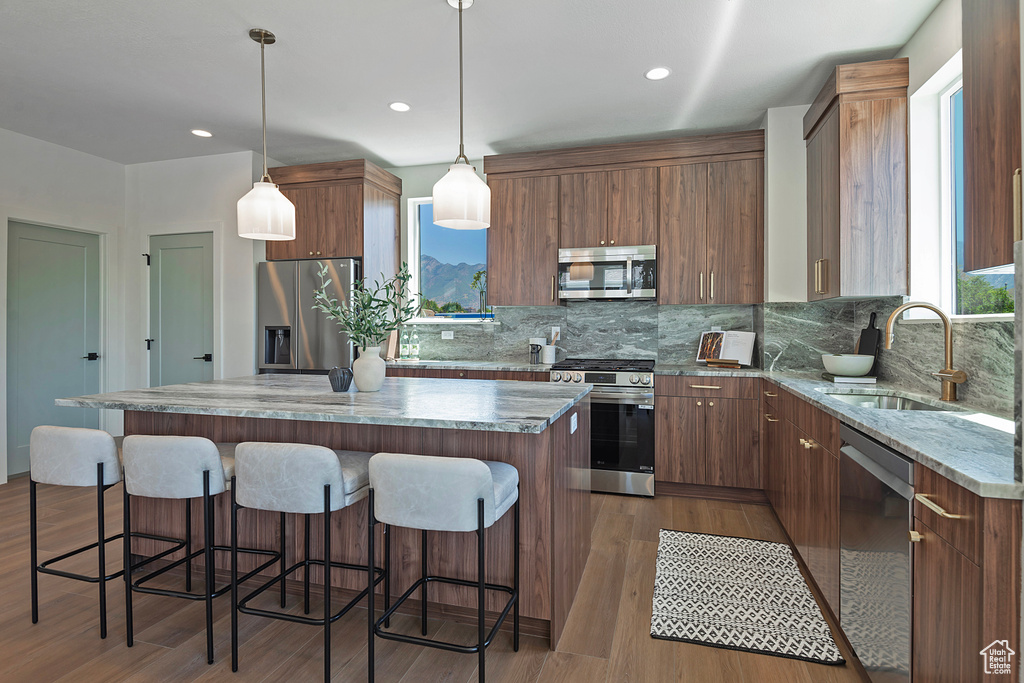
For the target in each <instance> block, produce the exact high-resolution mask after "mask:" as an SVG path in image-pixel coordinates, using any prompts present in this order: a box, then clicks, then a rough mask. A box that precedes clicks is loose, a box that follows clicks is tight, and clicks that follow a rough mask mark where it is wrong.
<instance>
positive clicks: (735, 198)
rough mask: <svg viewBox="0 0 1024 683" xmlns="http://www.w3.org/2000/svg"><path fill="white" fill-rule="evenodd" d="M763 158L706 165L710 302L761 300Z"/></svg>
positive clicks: (762, 288) (728, 302)
mask: <svg viewBox="0 0 1024 683" xmlns="http://www.w3.org/2000/svg"><path fill="white" fill-rule="evenodd" d="M763 195H764V160H763V159H745V160H743V161H720V162H715V163H713V164H708V217H707V239H708V265H707V267H708V280H709V281H708V300H707V301H708V303H712V304H753V303H760V302H762V301H764V215H763V214H764V196H763Z"/></svg>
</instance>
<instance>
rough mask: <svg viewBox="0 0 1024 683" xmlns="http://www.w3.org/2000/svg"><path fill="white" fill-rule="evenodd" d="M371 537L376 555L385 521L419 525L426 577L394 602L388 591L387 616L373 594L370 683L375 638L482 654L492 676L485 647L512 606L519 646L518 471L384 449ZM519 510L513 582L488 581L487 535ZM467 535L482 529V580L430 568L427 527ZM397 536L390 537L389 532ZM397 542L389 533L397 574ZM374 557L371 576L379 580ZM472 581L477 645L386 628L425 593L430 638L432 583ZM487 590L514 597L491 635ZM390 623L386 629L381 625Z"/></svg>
mask: <svg viewBox="0 0 1024 683" xmlns="http://www.w3.org/2000/svg"><path fill="white" fill-rule="evenodd" d="M369 489H370V490H369V499H370V505H369V520H368V524H367V526H368V529H369V535H368V540H367V546H368V548H369V554H370V557H371V558H372V557H373V554H374V549H373V527H374V526H375V525H376V524H378V523H383V524H386V525H388V526H391V525H394V526H402V527H406V528H410V529H419V530H420V533H421V535H420V578H419V579H418V580H417V581H415V582H414V583H413V584H412V586H410V587H409V588H408V590H406V591H405V592H404V593H403V594H402V596H401V597H399V598H398V600H397V602H396V603H395V604H394V605H391V606H389V605H388V604H387V599H388V598H389V597H390V591H389V590H387V589H385V598H386V601H385V605H384V614H383V615H382V616H380V617H379V618H378V617H377V615H376V613H375V612H374V606H373V599H374V596H373V593H372V592H369V595H368V599H367V602H368V610H367V611H368V618H369V639H368V641H367V668H368V672H367V673H368V678H369V681H370V683H373V679H374V654H373V650H374V645H373V642H374V639H375V638H384V639H387V640H398V641H400V642H404V643H413V644H416V645H423V646H426V647H434V648H440V649H444V650H449V651H451V652H463V653H476V654H477V656H478V658H479V659H478V663H477V678H478V680H479V681H481V683H483V681H484V680H485V672H486V666H485V652H486V649H487V646H488V645H489V644H490V643H491V642H493V639H494V636H495V634H496V633H497V632H498V629H499V628H501V624H502V623H503V622H504V620H505V617H506V616H507V615H508V613H509V611H513V620H514V626H513V630H512V632H513V636H512V647H513V649H514V650H515V651H518V650H519V504H518V503H519V471H518V470H516V468H515V467H513V466H512V465H509V464H508V463H503V462H490V461H485V460H475V459H472V458H446V457H437V456H426V455H407V454H404V453H378V454H377V455H375V456H373V457H372V458H370V486H369ZM513 507H514V508H515V514H514V515H513V520H514V521H513V526H512V547H513V551H512V558H513V569H512V577H513V578H512V581H513V585H512V586H502V585H496V584H491V583H487V581H486V577H485V576H484V573H485V569H484V568H485V566H486V563H485V545H486V543H485V534H486V532H487V529H489V528H491V527H492V526H493V525H494V524H495V522H497V521H498V520H499V519H501V518H502V516H503V515H504V514H505V513H506V512H508V511H509V510H511V509H512V508H513ZM428 531H435V532H436V531H441V532H467V531H475V532H476V534H477V543H476V546H477V568H478V569H477V572H478V573H477V577H476V580H475V581H469V580H466V579H457V578H451V577H445V576H434V575H430V574H428V573H427V556H428V544H427V532H428ZM388 536H390V534H388ZM390 555H391V551H390V541H389V540H388V537H387V536H386V537H385V546H384V558H385V560H384V571H385V574H386V575H387V574H390V569H391V562H390ZM372 570H373V562H372V560H371V561H370V562H369V563H368V566H367V578H368V580H372V577H373V574H372ZM434 582H439V583H448V584H454V585H458V586H469V587H473V588H475V589H476V592H477V642H476V644H475V645H462V644H456V643H446V642H441V641H438V640H432V639H428V638H425V637H424V638H417V637H415V636H410V635H405V634H396V633H391V632H388V631H386V630H384V629H386V628H387V627H388V621H389V619H390V618H391V616H392V615H393V614H394V613H395V612H396V611H397V610H398V609H399V608H401V606H402V604H403V603H404V602H405V601H406V600H407V599H408V598H409V597H410V596H411V595H412V594H413V592H414V591H416V590H417V589H419V590H420V628H421V633H422V634H423V635H424V636H426V635H427V601H428V594H427V587H428V585H430V583H434ZM486 591H501V592H504V593H507V594H508V600H507V602H506V603H505V606H504V608H503V609H502V610H501V612H500V614H499V615H498V618H497V620H496V621H495V623H494V625H493V626H492V627H491V630H490V632H489V633H488V632H487V631H486V629H485V624H484V604H485V595H486ZM382 627H383V628H382Z"/></svg>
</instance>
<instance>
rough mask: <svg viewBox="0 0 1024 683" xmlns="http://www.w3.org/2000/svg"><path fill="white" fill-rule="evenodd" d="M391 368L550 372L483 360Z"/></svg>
mask: <svg viewBox="0 0 1024 683" xmlns="http://www.w3.org/2000/svg"><path fill="white" fill-rule="evenodd" d="M388 367H389V368H417V369H419V370H492V371H494V372H548V371H549V370H551V366H550V365H541V364H538V365H531V364H530V363H516V362H514V361H507V362H504V363H494V362H491V361H483V360H389V361H388Z"/></svg>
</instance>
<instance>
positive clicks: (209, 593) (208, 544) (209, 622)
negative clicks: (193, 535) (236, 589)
mask: <svg viewBox="0 0 1024 683" xmlns="http://www.w3.org/2000/svg"><path fill="white" fill-rule="evenodd" d="M221 476H223V475H221ZM203 541H204V545H205V547H204V548H203V560H204V561H205V562H206V567H205V572H204V573H205V579H206V586H205V590H206V663H207V664H213V498H211V497H210V470H203Z"/></svg>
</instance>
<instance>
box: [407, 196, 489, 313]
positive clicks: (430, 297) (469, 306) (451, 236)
mask: <svg viewBox="0 0 1024 683" xmlns="http://www.w3.org/2000/svg"><path fill="white" fill-rule="evenodd" d="M418 210H419V216H418V218H419V226H420V294H421V303H422V305H423V308H424V309H429V310H433V311H436V312H438V313H449V314H458V313H479V312H480V291H479V290H480V289H481V288H482V287H484V286H485V284H486V281H485V280H483V277H482V276H481V277H476V275H477V273H479V272H481V271H484V270H486V268H487V231H486V230H452V229H451V228H442V227H441V226H440V225H436V224H435V223H434V205H433V204H432V203H424V204H420V205H419V207H418ZM474 277H476V281H475V283H476V287H474Z"/></svg>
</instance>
